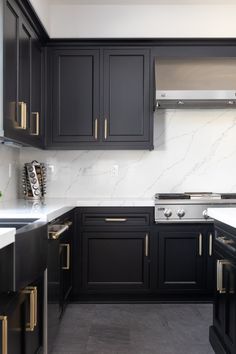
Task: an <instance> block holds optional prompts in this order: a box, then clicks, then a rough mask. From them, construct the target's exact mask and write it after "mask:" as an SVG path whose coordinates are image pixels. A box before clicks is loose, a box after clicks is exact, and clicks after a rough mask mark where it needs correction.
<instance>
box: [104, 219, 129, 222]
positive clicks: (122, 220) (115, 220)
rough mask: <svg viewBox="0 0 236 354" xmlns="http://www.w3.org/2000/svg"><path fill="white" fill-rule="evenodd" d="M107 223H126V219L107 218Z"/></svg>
mask: <svg viewBox="0 0 236 354" xmlns="http://www.w3.org/2000/svg"><path fill="white" fill-rule="evenodd" d="M105 221H107V222H126V221H127V219H126V218H106V219H105Z"/></svg>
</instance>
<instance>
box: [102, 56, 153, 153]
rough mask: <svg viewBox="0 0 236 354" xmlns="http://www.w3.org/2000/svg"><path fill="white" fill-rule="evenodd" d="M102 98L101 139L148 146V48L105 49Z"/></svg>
mask: <svg viewBox="0 0 236 354" xmlns="http://www.w3.org/2000/svg"><path fill="white" fill-rule="evenodd" d="M103 99H104V117H103V118H104V136H103V140H104V141H108V142H113V143H116V144H118V145H121V144H131V145H132V146H134V145H136V146H137V147H138V146H141V147H145V145H144V143H145V142H146V147H150V146H148V144H149V114H150V106H149V51H148V50H135V49H122V50H118V49H117V50H116V49H112V50H104V95H103Z"/></svg>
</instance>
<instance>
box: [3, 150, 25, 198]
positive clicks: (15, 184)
mask: <svg viewBox="0 0 236 354" xmlns="http://www.w3.org/2000/svg"><path fill="white" fill-rule="evenodd" d="M9 165H10V166H9ZM19 169H20V149H19V148H15V147H8V146H5V145H3V144H0V191H1V192H2V194H3V196H2V198H1V200H5V201H6V200H11V199H16V198H17V197H18V192H19Z"/></svg>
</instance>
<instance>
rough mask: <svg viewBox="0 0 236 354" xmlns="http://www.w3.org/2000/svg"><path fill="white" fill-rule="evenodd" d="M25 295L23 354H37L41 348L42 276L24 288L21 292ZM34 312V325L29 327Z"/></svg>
mask: <svg viewBox="0 0 236 354" xmlns="http://www.w3.org/2000/svg"><path fill="white" fill-rule="evenodd" d="M23 292H24V293H25V295H26V319H27V327H26V328H27V330H26V332H25V354H36V353H39V351H40V350H42V348H43V313H44V280H43V275H42V276H41V277H40V278H39V279H37V280H36V281H35V282H33V283H32V284H31V285H30V286H28V287H26V288H25V289H24V291H23ZM32 311H33V312H34V315H33V316H34V317H33V319H34V321H33V322H34V323H33V326H32V327H30V322H31V320H30V319H32Z"/></svg>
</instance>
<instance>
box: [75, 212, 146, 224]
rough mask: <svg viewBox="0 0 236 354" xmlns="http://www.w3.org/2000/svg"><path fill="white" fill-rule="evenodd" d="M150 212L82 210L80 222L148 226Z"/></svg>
mask: <svg viewBox="0 0 236 354" xmlns="http://www.w3.org/2000/svg"><path fill="white" fill-rule="evenodd" d="M150 219H151V217H150V213H139V212H136V213H134V212H133V213H132V212H127V211H120V212H117V211H112V210H110V211H106V212H101V213H97V212H82V213H81V223H82V225H83V226H117V225H119V226H121V227H122V226H124V227H125V226H148V225H150Z"/></svg>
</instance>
